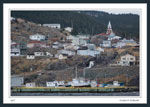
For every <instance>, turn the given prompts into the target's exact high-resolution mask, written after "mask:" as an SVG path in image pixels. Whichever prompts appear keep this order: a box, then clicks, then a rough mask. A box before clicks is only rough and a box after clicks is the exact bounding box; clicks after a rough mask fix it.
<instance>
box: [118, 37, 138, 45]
mask: <svg viewBox="0 0 150 107" xmlns="http://www.w3.org/2000/svg"><path fill="white" fill-rule="evenodd" d="M121 42H122V43H125V45H126V46H137V43H136V41H134V40H133V39H129V40H127V39H125V38H124V39H123V40H121Z"/></svg>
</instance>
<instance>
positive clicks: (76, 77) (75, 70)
mask: <svg viewBox="0 0 150 107" xmlns="http://www.w3.org/2000/svg"><path fill="white" fill-rule="evenodd" d="M75 71H76V79H77V78H78V76H77V75H78V72H77V65H76V67H75Z"/></svg>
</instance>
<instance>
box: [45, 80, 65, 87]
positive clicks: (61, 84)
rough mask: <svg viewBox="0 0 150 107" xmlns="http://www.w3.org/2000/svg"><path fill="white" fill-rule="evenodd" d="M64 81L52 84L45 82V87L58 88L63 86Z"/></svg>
mask: <svg viewBox="0 0 150 107" xmlns="http://www.w3.org/2000/svg"><path fill="white" fill-rule="evenodd" d="M64 85H65V82H64V81H53V82H46V86H47V87H58V86H64Z"/></svg>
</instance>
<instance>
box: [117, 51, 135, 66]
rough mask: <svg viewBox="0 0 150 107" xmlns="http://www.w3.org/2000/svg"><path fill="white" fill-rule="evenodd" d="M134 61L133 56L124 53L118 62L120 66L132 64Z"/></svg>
mask: <svg viewBox="0 0 150 107" xmlns="http://www.w3.org/2000/svg"><path fill="white" fill-rule="evenodd" d="M135 61H136V58H135V56H133V55H130V54H126V55H124V56H121V60H120V62H118V63H119V64H120V65H122V66H130V65H134V64H135Z"/></svg>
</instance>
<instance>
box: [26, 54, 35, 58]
mask: <svg viewBox="0 0 150 107" xmlns="http://www.w3.org/2000/svg"><path fill="white" fill-rule="evenodd" d="M26 58H27V59H35V56H34V54H28V55H27V56H26Z"/></svg>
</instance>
